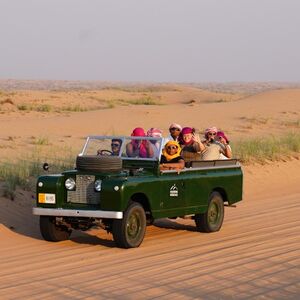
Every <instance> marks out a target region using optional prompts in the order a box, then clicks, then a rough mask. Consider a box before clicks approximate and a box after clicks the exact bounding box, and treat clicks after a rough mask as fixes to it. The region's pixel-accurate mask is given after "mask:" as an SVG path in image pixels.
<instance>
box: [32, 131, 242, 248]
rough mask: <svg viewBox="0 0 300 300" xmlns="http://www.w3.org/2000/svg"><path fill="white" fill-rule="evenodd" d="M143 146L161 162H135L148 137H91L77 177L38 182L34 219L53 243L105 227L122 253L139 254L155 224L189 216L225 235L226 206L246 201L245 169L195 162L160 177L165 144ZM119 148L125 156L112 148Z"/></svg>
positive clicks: (160, 141)
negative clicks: (132, 148)
mask: <svg viewBox="0 0 300 300" xmlns="http://www.w3.org/2000/svg"><path fill="white" fill-rule="evenodd" d="M142 139H143V141H147V142H148V143H151V144H152V146H153V149H154V154H153V157H151V158H141V157H128V155H127V153H126V145H128V144H129V143H132V142H139V141H140V140H141V137H123V136H122V137H115V136H89V137H88V138H87V140H86V143H85V145H84V147H83V150H82V152H81V153H80V154H79V155H78V156H77V160H76V168H75V169H74V170H69V171H65V172H63V173H62V174H55V175H44V176H40V177H39V178H38V181H37V203H36V207H34V208H33V214H35V215H39V216H40V231H41V234H42V236H43V237H44V239H45V240H47V241H61V240H65V239H68V238H69V237H70V234H71V231H72V229H80V230H87V229H89V228H91V227H93V226H98V227H102V228H104V229H106V230H107V231H109V232H111V233H112V235H113V238H114V240H115V242H116V244H117V245H118V246H119V247H123V248H131V247H138V246H139V245H140V244H141V242H142V241H143V239H144V235H145V230H146V225H147V224H151V223H152V222H153V220H155V219H158V218H176V217H182V216H187V215H188V216H190V217H191V218H193V219H194V220H195V223H196V228H197V229H198V230H199V231H203V232H214V231H218V230H219V229H220V228H221V226H222V223H223V218H224V203H226V205H229V206H230V205H233V204H234V203H236V202H238V201H240V200H242V183H243V174H242V170H241V166H240V164H239V163H238V161H237V160H236V159H231V160H216V161H194V162H192V163H191V166H190V167H188V168H185V169H183V170H181V171H180V172H178V171H176V170H167V171H160V169H159V161H160V156H161V152H162V148H163V139H161V138H149V137H143V138H142ZM116 140H118V141H119V143H120V144H121V146H120V149H119V151H118V152H117V153H116V152H113V151H112V148H111V146H112V145H111V144H113V142H112V141H116Z"/></svg>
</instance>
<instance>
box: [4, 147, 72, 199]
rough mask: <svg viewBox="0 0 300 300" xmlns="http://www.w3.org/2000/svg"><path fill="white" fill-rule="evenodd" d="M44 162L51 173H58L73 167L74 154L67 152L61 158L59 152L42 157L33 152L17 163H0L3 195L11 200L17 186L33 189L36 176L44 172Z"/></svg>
mask: <svg viewBox="0 0 300 300" xmlns="http://www.w3.org/2000/svg"><path fill="white" fill-rule="evenodd" d="M44 162H48V163H49V166H50V167H49V170H50V172H51V173H60V172H62V171H64V170H67V169H72V168H73V167H74V162H75V155H73V154H71V152H69V153H67V155H66V156H65V157H63V158H62V157H61V156H60V155H59V154H57V155H52V156H48V157H42V156H40V155H39V153H38V152H35V153H33V154H32V155H31V156H30V157H27V158H25V159H22V160H19V161H17V163H7V162H5V163H0V179H1V180H3V181H4V191H3V194H4V196H5V197H8V198H10V199H12V200H13V199H14V197H15V190H16V187H17V186H19V187H21V188H22V189H25V190H30V191H34V190H35V184H36V178H37V176H39V175H42V174H45V173H46V171H44V170H43V168H42V165H43V163H44Z"/></svg>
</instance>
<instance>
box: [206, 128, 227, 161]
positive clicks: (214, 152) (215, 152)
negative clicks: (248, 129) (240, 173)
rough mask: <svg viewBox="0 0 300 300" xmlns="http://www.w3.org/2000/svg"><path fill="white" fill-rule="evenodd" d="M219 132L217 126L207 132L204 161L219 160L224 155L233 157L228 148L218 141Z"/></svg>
mask: <svg viewBox="0 0 300 300" xmlns="http://www.w3.org/2000/svg"><path fill="white" fill-rule="evenodd" d="M217 132H218V129H217V128H216V127H215V126H214V127H210V128H207V129H206V130H205V133H204V135H205V140H204V141H203V142H202V143H203V144H204V146H205V149H204V150H203V151H202V152H201V159H202V160H217V159H220V154H223V155H224V156H226V157H227V158H229V157H231V151H230V150H229V148H228V146H226V145H223V144H222V143H220V142H219V141H216V139H215V137H216V135H217Z"/></svg>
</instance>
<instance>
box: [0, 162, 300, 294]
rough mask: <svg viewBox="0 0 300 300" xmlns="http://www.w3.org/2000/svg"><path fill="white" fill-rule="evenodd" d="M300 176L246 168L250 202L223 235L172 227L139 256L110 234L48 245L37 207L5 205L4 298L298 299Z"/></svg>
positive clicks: (284, 168) (0, 273)
mask: <svg viewBox="0 0 300 300" xmlns="http://www.w3.org/2000/svg"><path fill="white" fill-rule="evenodd" d="M299 167H300V161H297V160H294V161H291V162H286V163H277V164H275V165H266V166H264V167H261V166H256V167H251V168H250V167H246V168H245V169H244V172H245V195H244V201H243V202H241V203H240V204H239V205H238V206H237V208H226V212H225V213H226V216H225V221H224V225H223V228H222V230H221V231H220V232H218V233H214V234H203V233H198V232H196V231H195V229H194V224H193V222H192V220H182V219H178V220H176V221H174V220H172V221H171V220H168V219H163V220H159V221H156V223H155V225H154V226H150V227H148V228H147V233H146V237H145V240H144V242H143V244H142V246H141V247H140V248H138V249H130V250H123V249H118V248H116V247H115V245H114V242H113V241H112V239H111V236H110V235H108V234H106V233H105V232H104V231H102V230H100V231H97V230H92V231H91V232H89V233H85V234H79V233H77V234H75V235H74V236H73V237H72V239H71V240H70V241H66V242H60V243H48V242H46V241H43V240H41V238H40V236H39V233H38V230H37V220H36V218H33V217H32V216H31V215H30V208H31V204H30V203H29V202H30V201H28V202H27V205H23V206H21V204H20V203H22V201H21V199H20V197H21V196H22V195H18V197H17V199H16V200H15V201H14V202H11V200H7V199H1V213H0V218H1V220H2V224H5V225H6V226H5V225H0V234H1V242H0V243H1V248H0V260H1V269H0V296H1V299H16V298H18V299H21V298H22V299H53V298H61V299H100V298H103V299H104V298H118V297H121V296H122V298H125V299H136V298H139V299H151V298H154V297H161V298H163V299H170V298H171V297H175V298H176V299H178V298H179V299H181V298H182V299H192V298H194V297H199V298H203V299H224V298H225V299H228V298H230V299H232V298H233V299H247V298H256V299H293V298H295V299H296V296H297V295H300V281H299V276H300V258H299V251H300V240H299V229H300V219H299V214H300V203H299V197H300V187H299V184H298V183H299V180H300V172H298V170H299ZM270 174H272V176H269V175H270ZM289 174H290V176H289ZM23 196H25V197H30V195H23ZM5 203H6V204H5ZM5 206H6V207H9V208H10V209H9V210H5ZM9 226H13V228H14V231H11V230H9V229H8V227H9ZM24 228H26V230H24Z"/></svg>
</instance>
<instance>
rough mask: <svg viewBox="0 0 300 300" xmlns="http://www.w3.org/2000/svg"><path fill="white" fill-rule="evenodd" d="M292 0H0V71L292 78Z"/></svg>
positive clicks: (298, 26)
mask: <svg viewBox="0 0 300 300" xmlns="http://www.w3.org/2000/svg"><path fill="white" fill-rule="evenodd" d="M299 15H300V1H299V0H147V1H146V0H119V1H117V0H115V1H114V0H107V1H104V0H19V1H17V0H0V79H7V78H13V79H66V80H105V81H107V80H109V81H111V80H113V81H152V82H153V81H157V82H161V81H164V82H166V81H168V82H169V81H176V82H203V81H300V16H299Z"/></svg>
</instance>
